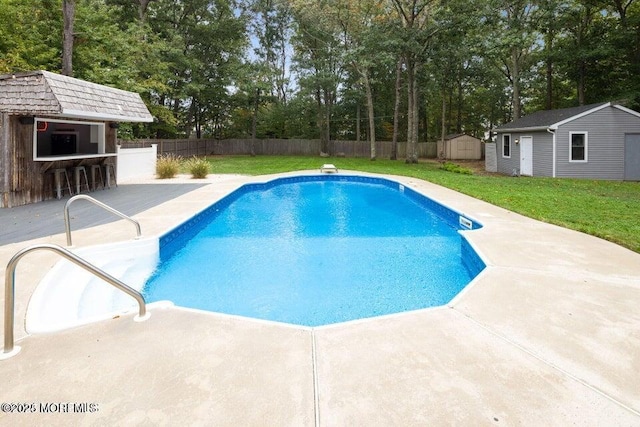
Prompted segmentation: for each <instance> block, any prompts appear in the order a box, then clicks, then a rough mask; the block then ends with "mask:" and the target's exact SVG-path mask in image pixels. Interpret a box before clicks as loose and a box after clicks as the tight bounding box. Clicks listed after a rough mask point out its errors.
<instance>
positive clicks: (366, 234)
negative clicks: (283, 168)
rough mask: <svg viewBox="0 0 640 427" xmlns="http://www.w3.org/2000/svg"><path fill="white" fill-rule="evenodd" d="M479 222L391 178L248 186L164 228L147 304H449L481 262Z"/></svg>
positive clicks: (319, 315)
mask: <svg viewBox="0 0 640 427" xmlns="http://www.w3.org/2000/svg"><path fill="white" fill-rule="evenodd" d="M479 227H480V225H479V224H478V223H477V222H475V221H472V220H470V219H469V218H466V217H464V216H461V215H460V214H459V213H457V212H455V211H453V210H451V209H448V208H446V207H444V206H442V205H440V204H438V203H436V202H435V201H433V200H431V199H428V198H426V197H425V196H423V195H421V194H419V193H417V192H415V191H413V190H411V189H409V188H405V187H404V186H403V185H401V184H398V183H396V182H393V181H390V180H386V179H381V178H370V177H362V176H344V175H341V176H335V175H318V176H304V177H290V178H280V179H277V180H273V181H270V182H267V183H264V184H249V185H245V186H243V187H241V188H240V189H239V190H237V191H235V192H233V193H231V194H230V195H228V196H227V197H225V198H224V199H222V200H220V201H219V202H217V203H215V204H213V205H211V206H210V207H209V208H207V209H205V210H204V211H203V212H201V213H200V214H198V215H196V216H194V217H193V218H191V219H190V220H188V221H187V222H185V223H184V224H182V225H180V226H179V227H176V228H175V229H174V230H172V231H170V232H169V233H167V234H165V235H164V236H162V237H161V238H160V241H159V248H160V249H159V250H160V254H159V258H160V263H159V267H158V270H157V271H156V272H155V274H154V275H153V276H152V277H151V278H150V279H149V281H148V282H147V283H146V284H145V286H144V288H143V294H144V295H145V298H146V299H147V301H149V302H153V301H160V300H170V301H172V302H174V303H175V304H177V305H180V306H184V307H191V308H196V309H203V310H208V311H214V312H221V313H226V314H234V315H240V316H246V317H253V318H259V319H265V320H273V321H278V322H285V323H293V324H298V325H305V326H319V325H326V324H331V323H338V322H343V321H348V320H354V319H360V318H367V317H375V316H380V315H384V314H390V313H397V312H402V311H409V310H415V309H420V308H426V307H433V306H439V305H443V304H446V303H447V302H448V301H450V300H451V299H452V298H453V297H454V296H455V295H456V294H458V293H459V292H460V290H461V289H463V288H464V286H466V285H467V284H468V283H469V282H470V281H471V280H472V279H473V278H474V277H475V276H476V275H477V274H478V273H479V272H480V271H481V270H482V269H483V268H484V263H483V262H482V260H481V259H480V258H479V257H478V256H477V254H476V253H475V252H474V251H473V249H472V248H471V247H470V246H469V244H468V243H467V241H466V240H465V239H464V237H463V236H462V235H461V234H460V233H459V232H458V231H459V230H462V229H476V228H479Z"/></svg>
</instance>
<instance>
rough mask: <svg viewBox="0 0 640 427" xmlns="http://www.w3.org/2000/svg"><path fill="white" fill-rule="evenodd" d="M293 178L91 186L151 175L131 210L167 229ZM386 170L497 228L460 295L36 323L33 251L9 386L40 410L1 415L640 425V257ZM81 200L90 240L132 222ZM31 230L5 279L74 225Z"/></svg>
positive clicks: (77, 419)
mask: <svg viewBox="0 0 640 427" xmlns="http://www.w3.org/2000/svg"><path fill="white" fill-rule="evenodd" d="M302 173H315V172H313V171H306V172H302ZM340 173H341V174H349V172H348V171H342V170H340ZM283 175H291V174H280V175H273V176H261V177H242V176H225V175H211V176H209V178H208V179H207V180H191V179H188V178H178V179H175V180H171V181H168V182H171V183H173V184H176V185H188V186H185V187H183V188H182V190H180V191H178V192H177V193H176V194H174V195H173V197H172V198H171V199H167V200H164V199H163V198H162V197H160V196H159V194H161V193H162V191H163V190H162V186H164V185H166V184H167V183H168V182H167V181H155V180H154V181H149V182H137V183H135V184H133V183H132V184H122V185H120V187H118V188H117V189H114V190H105V191H104V192H97V193H95V194H96V196H97V197H98V196H99V195H100V194H99V193H104V194H103V196H104V197H106V196H109V197H111V198H113V200H112V202H113V203H119V202H117V201H116V200H117V199H118V194H121V195H122V197H123V198H126V197H127V196H126V194H127V188H128V185H137V186H140V185H144V186H145V187H144V188H143V191H141V192H140V193H139V196H137V197H139V198H140V200H139V203H140V205H142V206H145V207H146V209H145V210H139V211H136V212H134V213H132V215H133V217H134V218H135V219H137V220H138V221H139V222H140V223H141V225H142V231H143V234H144V235H145V236H156V235H160V234H162V233H164V232H166V231H167V230H169V229H171V228H173V227H175V226H176V225H178V224H179V223H180V222H182V221H184V220H185V219H187V218H189V217H190V216H192V215H193V214H194V213H196V212H198V211H200V210H202V209H203V208H205V207H206V206H208V205H210V204H211V203H212V202H214V201H215V200H218V199H219V198H221V197H223V196H224V195H226V194H228V193H229V192H230V191H233V190H234V189H236V188H238V187H239V186H240V185H242V184H244V183H247V182H255V181H266V180H270V179H273V178H275V177H277V176H283ZM386 177H387V178H389V179H392V180H395V181H398V182H401V183H402V184H404V185H405V186H407V187H410V188H413V189H415V190H417V191H419V192H422V193H423V194H426V195H427V196H429V197H431V198H432V199H435V200H437V201H439V202H441V203H444V204H446V205H448V206H450V207H452V208H454V209H456V210H458V211H460V212H463V213H465V214H467V215H468V216H469V217H471V218H475V219H477V220H478V221H480V222H482V223H483V225H484V227H483V228H482V229H480V230H476V231H472V232H464V233H465V235H466V236H467V237H468V239H469V241H470V242H471V244H472V245H473V246H474V247H475V248H476V250H477V251H478V252H479V253H480V254H481V255H482V257H483V258H484V260H485V262H486V264H487V268H486V270H485V271H484V272H483V273H481V275H480V276H479V277H478V278H476V280H474V282H472V284H471V285H469V286H468V287H467V288H466V289H465V290H464V291H463V292H462V293H461V294H460V295H459V296H458V297H456V298H455V299H454V300H453V301H452V302H451V303H450V304H449V305H448V306H447V307H439V308H434V309H425V310H419V311H415V312H408V313H401V314H395V315H390V316H385V317H379V318H375V319H365V320H359V321H354V322H348V323H343V324H337V325H331V326H325V327H319V328H314V329H311V328H305V327H297V326H290V325H284V324H277V323H272V322H266V321H258V320H252V319H244V318H238V317H232V316H226V315H221V314H214V313H204V312H198V311H195V310H188V309H183V308H179V307H171V306H166V305H165V306H163V305H157V306H152V307H151V308H150V312H151V317H150V318H149V319H148V320H147V321H144V322H134V321H133V320H132V317H133V314H131V315H126V316H117V317H115V318H114V319H112V320H108V321H103V322H99V323H95V324H91V325H86V326H82V327H78V328H75V329H71V330H67V331H64V332H59V333H51V334H39V335H27V334H26V332H25V331H24V319H25V313H26V307H27V304H28V302H29V298H30V296H31V294H32V293H33V291H34V289H35V287H36V286H37V284H38V282H39V281H40V280H41V279H42V277H43V276H44V274H45V273H46V272H47V271H48V270H49V269H50V268H51V266H53V265H54V264H55V263H56V261H58V259H59V257H57V256H55V255H54V254H52V253H49V252H36V253H33V254H29V255H28V256H26V257H25V258H24V259H23V260H22V261H21V262H20V264H19V266H18V269H17V273H16V278H17V280H16V310H15V316H16V317H15V318H16V331H15V332H16V337H18V338H19V341H18V342H17V344H18V345H19V346H20V347H21V351H20V353H19V354H17V355H16V356H14V357H12V358H10V359H8V360H2V361H0V375H1V376H2V378H3V380H4V384H3V387H2V390H3V391H2V399H0V400H1V401H2V403H9V404H12V403H14V404H29V405H28V406H26V408H28V411H29V412H27V413H17V412H9V413H7V412H3V413H0V424H1V425H7V426H15V425H61V426H62V425H70V424H74V425H176V424H179V425H229V426H237V425H279V426H280V425H291V426H314V425H316V426H318V425H319V426H340V425H367V426H371V425H380V426H388V425H403V426H405V425H451V424H455V425H474V426H476V425H532V426H538V425H569V424H577V425H625V426H632V425H639V426H640V386H638V384H640V309H639V308H640V254H637V253H634V252H632V251H629V250H627V249H624V248H622V247H620V246H617V245H614V244H612V243H609V242H606V241H604V240H601V239H598V238H595V237H591V236H588V235H585V234H582V233H578V232H574V231H570V230H566V229H563V228H560V227H556V226H552V225H548V224H544V223H541V222H538V221H534V220H531V219H528V218H525V217H523V216H521V215H518V214H515V213H512V212H509V211H506V210H504V209H501V208H498V207H495V206H492V205H490V204H487V203H485V202H481V201H479V200H476V199H473V198H470V197H468V196H465V195H462V194H460V193H456V192H454V191H451V190H448V189H445V188H442V187H439V186H436V185H433V184H430V183H428V182H425V181H421V180H418V179H414V178H406V177H398V176H386ZM130 188H132V187H130ZM110 191H113V192H114V193H112V194H111V195H109V194H108V193H109V192H110ZM116 192H117V193H116ZM178 193H179V194H178ZM92 195H93V194H92ZM153 200H155V201H153ZM152 201H153V202H152ZM135 204H136V203H132V205H135ZM59 205H60V206H59V209H60V219H59V220H58V219H56V221H60V222H62V219H61V213H62V206H63V205H64V203H62V204H59ZM78 205H80V203H78ZM122 206H124V207H125V208H123V211H125V209H126V206H128V203H125V204H123V205H122ZM51 209H52V211H51V212H53V210H54V209H58V205H55V204H52V208H51ZM9 211H10V210H9ZM74 212H75V211H74ZM98 212H99V210H98V209H97V208H95V209H88V210H87V213H86V214H87V215H99V214H98ZM125 213H127V212H125ZM51 214H52V213H47V212H40V213H38V215H39V217H42V216H47V217H49V215H51ZM10 215H11V212H2V211H0V221H1V222H2V226H1V230H2V234H3V235H4V234H5V233H7V235H8V234H9V233H11V232H13V231H9V232H7V231H6V230H7V227H8V228H11V227H14V228H15V227H20V226H21V225H20V224H23V223H21V222H20V221H19V220H18V219H17V218H16V215H14V216H13V217H11V216H10ZM34 215H35V214H34ZM84 215H85V213H84V211H83V212H82V214H80V213H78V214H77V215H76V216H77V218H74V219H72V229H73V230H74V231H73V239H74V245H76V246H78V247H83V246H88V245H93V244H97V243H100V242H115V241H122V240H127V239H131V238H132V237H133V236H134V235H135V233H134V230H133V227H132V226H131V224H130V223H128V222H125V221H121V220H117V221H112V222H108V223H100V224H96V225H94V224H91V223H89V224H85V225H81V221H82V219H81V217H83V216H84ZM9 218H14V219H13V220H11V221H13V222H11V223H9V221H10V219H9ZM22 219H23V220H30V221H32V222H34V224H37V226H35V227H36V228H38V229H39V230H42V227H41V226H40V224H41V223H40V221H38V220H34V219H33V218H26V215H25V217H24V218H22ZM42 221H45V219H42ZM76 221H77V222H76ZM99 222H100V221H99ZM7 224H9V225H8V226H7ZM22 227H25V231H24V235H25V236H29V237H25V239H24V240H23V241H14V242H11V243H7V244H4V245H3V246H0V273H2V274H3V276H4V271H5V267H6V265H7V262H8V260H9V259H10V258H11V256H13V255H14V254H15V253H16V252H17V251H18V250H20V249H22V248H24V247H26V246H29V245H31V244H35V243H42V242H46V243H56V244H60V245H62V246H64V245H65V244H66V238H65V235H64V232H55V233H54V234H52V235H46V233H43V232H42V231H38V233H36V234H35V235H33V236H30V235H29V233H28V232H27V230H26V226H24V225H22ZM80 227H86V228H80ZM62 229H64V228H62ZM12 230H13V229H12ZM2 298H3V302H4V296H3V297H2ZM82 403H86V404H87V405H86V406H82V405H80V404H82ZM30 404H33V406H31V405H30ZM74 404H76V406H74ZM5 408H6V410H9V411H13V410H14V409H15V407H11V406H3V410H4V409H5ZM23 408H24V407H23ZM31 408H33V409H34V410H33V411H32V412H31ZM89 408H91V410H89ZM83 409H86V410H84V411H83Z"/></svg>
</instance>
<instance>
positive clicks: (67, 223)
mask: <svg viewBox="0 0 640 427" xmlns="http://www.w3.org/2000/svg"><path fill="white" fill-rule="evenodd" d="M78 199H84V200H88V201H90V202H92V203H93V204H95V205H97V206H100V207H101V208H103V209H105V210H107V211H109V212H111V213H112V214H115V215H118V216H119V217H120V218H122V219H126V220H127V221H130V222H132V223H133V224H134V225H135V226H136V232H137V234H138V235H137V236H136V239H139V238H140V236H142V231H141V230H140V223H139V222H138V221H136V220H135V219H133V218H131V217H129V216H127V215H125V214H123V213H122V212H120V211H117V210H115V209H113V208H112V207H111V206H107V205H105V204H104V203H102V202H101V201H99V200H96V199H94V198H93V197H91V196H87V195H86V194H78V195H77V196H73V197H72V198H70V199H69V200H67V203H65V205H64V228H65V230H66V232H67V246H72V244H71V222H70V220H69V206H71V203H73V202H75V201H76V200H78Z"/></svg>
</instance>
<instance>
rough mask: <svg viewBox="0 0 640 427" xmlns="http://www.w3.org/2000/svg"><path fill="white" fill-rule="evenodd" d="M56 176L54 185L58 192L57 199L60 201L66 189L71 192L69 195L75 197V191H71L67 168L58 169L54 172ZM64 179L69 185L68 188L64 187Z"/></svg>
mask: <svg viewBox="0 0 640 427" xmlns="http://www.w3.org/2000/svg"><path fill="white" fill-rule="evenodd" d="M53 176H54V181H55V182H54V185H55V187H56V188H55V190H56V198H58V199H60V198H61V197H62V193H64V190H65V189H66V190H67V191H68V192H69V195H70V196H71V195H73V191H71V182H70V181H69V174H68V173H67V170H66V169H65V168H58V169H54V170H53ZM63 178H64V180H65V182H66V183H67V185H66V187H63V186H62V179H63Z"/></svg>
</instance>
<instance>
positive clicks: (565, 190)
mask: <svg viewBox="0 0 640 427" xmlns="http://www.w3.org/2000/svg"><path fill="white" fill-rule="evenodd" d="M208 161H209V163H210V172H211V173H235V174H247V175H264V174H271V173H278V172H288V171H295V170H305V169H319V167H320V166H321V165H322V164H323V163H333V164H335V165H336V166H337V167H338V168H339V169H340V170H344V169H351V170H358V171H364V172H373V173H385V174H392V175H403V176H410V177H415V178H420V179H423V180H425V181H430V182H433V183H435V184H439V185H442V186H444V187H448V188H451V189H453V190H456V191H459V192H461V193H464V194H468V195H470V196H473V197H475V198H478V199H481V200H484V201H487V202H489V203H492V204H494V205H497V206H501V207H503V208H505V209H508V210H511V211H514V212H518V213H520V214H523V215H526V216H528V217H531V218H535V219H538V220H541V221H545V222H548V223H551V224H556V225H560V226H562V227H566V228H570V229H573V230H578V231H581V232H584V233H588V234H591V235H594V236H598V237H601V238H603V239H606V240H609V241H612V242H614V243H617V244H619V245H621V246H624V247H627V248H629V249H631V250H633V251H635V252H640V183H638V182H614V181H595V180H577V179H553V178H528V177H519V178H513V177H508V176H496V175H465V174H459V173H452V172H449V171H447V170H444V169H442V168H441V167H440V164H438V163H437V162H426V163H425V162H421V163H419V164H414V165H409V164H405V163H404V161H403V160H397V161H393V160H376V161H373V162H372V161H370V160H368V159H352V158H328V159H325V158H320V157H285V156H273V157H272V156H268V157H267V156H256V157H249V156H228V157H210V158H208ZM578 250H579V249H578Z"/></svg>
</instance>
